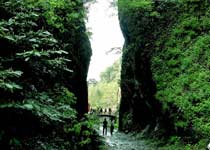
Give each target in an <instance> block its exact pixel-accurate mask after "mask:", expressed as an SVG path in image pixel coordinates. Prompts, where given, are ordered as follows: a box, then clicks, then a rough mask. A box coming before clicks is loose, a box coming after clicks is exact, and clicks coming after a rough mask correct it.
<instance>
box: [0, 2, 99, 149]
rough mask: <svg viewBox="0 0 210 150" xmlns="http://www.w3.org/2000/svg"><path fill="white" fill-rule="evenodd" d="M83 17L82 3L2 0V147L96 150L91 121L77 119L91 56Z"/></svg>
mask: <svg viewBox="0 0 210 150" xmlns="http://www.w3.org/2000/svg"><path fill="white" fill-rule="evenodd" d="M84 17H85V13H84V9H83V3H82V1H80V0H30V1H27V0H18V1H17V0H0V47H1V51H0V93H1V97H0V118H1V120H2V121H1V124H0V147H1V148H3V149H16V150H18V149H36V150H47V149H60V150H62V149H97V145H99V144H96V140H97V134H96V132H95V131H94V130H93V126H92V123H91V122H92V121H91V120H89V119H88V118H87V117H85V118H83V119H82V120H80V118H79V119H78V116H83V115H84V112H85V110H84V107H86V106H85V105H84V107H83V108H82V107H81V109H80V110H81V111H80V112H79V113H78V110H76V108H77V106H80V104H81V103H79V102H80V101H79V99H80V97H79V96H78V93H76V92H75V91H76V89H77V88H81V87H80V86H83V85H84V84H86V83H85V82H84V83H81V84H79V85H78V86H76V85H77V84H78V83H79V82H80V80H81V79H83V80H86V74H87V68H88V64H89V57H90V55H91V50H90V45H89V41H88V38H87V35H86V33H85V28H84ZM79 41H82V42H83V44H81V43H80V42H79ZM78 61H80V62H82V64H79V65H78ZM81 72H82V73H83V74H82V75H81V76H77V75H78V74H80V73H81ZM75 76H76V77H77V78H76V79H75ZM75 81H76V84H72V82H73V83H75ZM81 89H82V88H81ZM85 91H86V92H87V89H85V88H83V93H85ZM72 92H74V93H72ZM84 95H85V94H83V95H82V94H81V96H83V97H84ZM84 100H85V99H84ZM86 100H87V98H86ZM78 101H79V102H78ZM85 109H86V108H85ZM93 143H94V144H93ZM95 144H96V145H95Z"/></svg>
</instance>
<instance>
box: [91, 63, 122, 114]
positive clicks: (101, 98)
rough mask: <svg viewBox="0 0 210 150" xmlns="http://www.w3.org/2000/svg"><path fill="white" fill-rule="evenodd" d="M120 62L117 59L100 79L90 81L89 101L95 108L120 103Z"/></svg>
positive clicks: (113, 107) (112, 106)
mask: <svg viewBox="0 0 210 150" xmlns="http://www.w3.org/2000/svg"><path fill="white" fill-rule="evenodd" d="M120 64H121V61H120V60H117V61H116V62H115V63H114V64H113V65H112V66H110V67H108V68H106V70H105V71H104V72H102V73H101V75H100V78H101V80H100V81H91V80H90V81H89V103H90V106H91V107H93V108H95V109H96V108H100V107H101V108H112V110H115V111H116V110H117V109H118V105H119V98H120V97H119V95H120V90H119V80H120Z"/></svg>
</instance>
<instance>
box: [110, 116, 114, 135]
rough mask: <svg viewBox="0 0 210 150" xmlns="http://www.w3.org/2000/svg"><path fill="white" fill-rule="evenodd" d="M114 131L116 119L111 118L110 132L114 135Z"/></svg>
mask: <svg viewBox="0 0 210 150" xmlns="http://www.w3.org/2000/svg"><path fill="white" fill-rule="evenodd" d="M113 131H114V121H113V120H111V126H110V134H111V135H112V134H113Z"/></svg>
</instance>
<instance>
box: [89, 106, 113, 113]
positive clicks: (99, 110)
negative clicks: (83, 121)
mask: <svg viewBox="0 0 210 150" xmlns="http://www.w3.org/2000/svg"><path fill="white" fill-rule="evenodd" d="M89 113H91V114H92V113H98V114H109V115H111V113H112V109H111V108H101V107H100V108H97V109H93V108H91V107H90V108H89Z"/></svg>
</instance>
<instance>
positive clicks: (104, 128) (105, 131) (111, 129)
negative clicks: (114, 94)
mask: <svg viewBox="0 0 210 150" xmlns="http://www.w3.org/2000/svg"><path fill="white" fill-rule="evenodd" d="M110 121H111V122H110V134H111V135H112V134H113V131H114V120H113V119H110ZM107 126H108V121H107V120H106V118H105V119H104V121H103V135H107Z"/></svg>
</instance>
